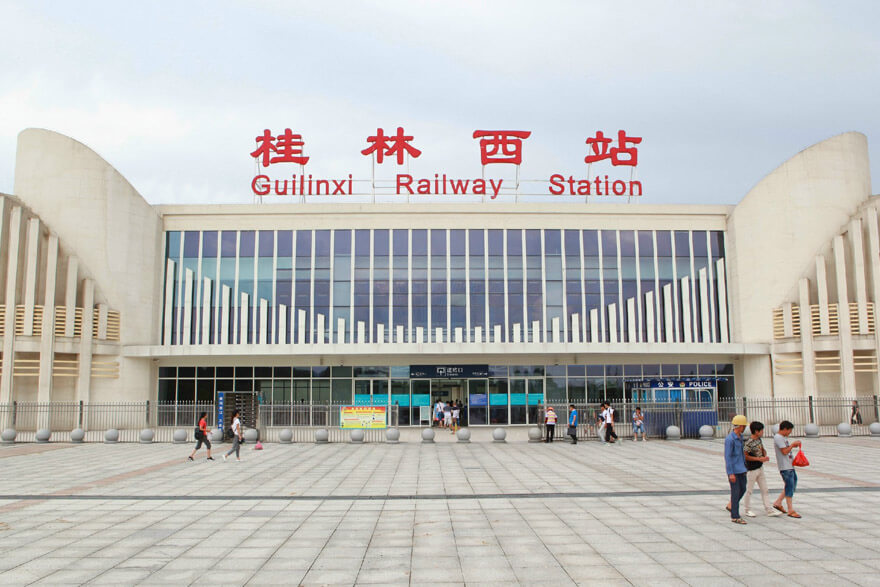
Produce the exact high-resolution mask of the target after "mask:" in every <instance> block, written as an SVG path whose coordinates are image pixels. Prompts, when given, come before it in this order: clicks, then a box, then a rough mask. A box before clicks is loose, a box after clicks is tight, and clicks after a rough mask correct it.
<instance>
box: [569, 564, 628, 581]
mask: <svg viewBox="0 0 880 587" xmlns="http://www.w3.org/2000/svg"><path fill="white" fill-rule="evenodd" d="M564 568H565V572H566V573H567V574H568V575H569V576H570V577H571V578H572V579H574V580H575V581H576V582H577V583H584V582H587V581H607V580H613V579H622V578H623V575H621V574H620V573H619V572H618V571H617V569H615V568H614V567H612V566H609V565H565V566H564Z"/></svg>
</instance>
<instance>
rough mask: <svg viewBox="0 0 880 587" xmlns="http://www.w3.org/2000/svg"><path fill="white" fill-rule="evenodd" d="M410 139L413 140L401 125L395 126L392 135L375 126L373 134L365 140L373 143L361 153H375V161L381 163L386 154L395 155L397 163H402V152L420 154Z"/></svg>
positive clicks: (414, 155)
mask: <svg viewBox="0 0 880 587" xmlns="http://www.w3.org/2000/svg"><path fill="white" fill-rule="evenodd" d="M411 140H413V137H412V135H404V134H403V127H402V126H398V127H397V134H396V135H394V136H388V135H386V134H385V130H384V129H381V128H377V129H376V134H375V135H374V136H371V137H367V142H368V143H373V144H372V145H370V146H369V147H367V148H366V149H364V150H363V151H361V153H362V154H364V155H371V154H373V153H375V154H376V163H382V162H383V161H384V160H385V156H386V155H388V156H391V155H397V164H398V165H403V156H404V153H409V155H410V157H418V156H419V155H421V154H422V152H421V151H419V150H418V149H416V148H415V147H413V146H412V145H410V144H409V142H410V141H411Z"/></svg>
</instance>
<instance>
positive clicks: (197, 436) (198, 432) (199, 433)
mask: <svg viewBox="0 0 880 587" xmlns="http://www.w3.org/2000/svg"><path fill="white" fill-rule="evenodd" d="M203 437H204V436H203V433H202V429H201V428H199V427H198V426H196V432H195V436H194V438H195V439H196V440H201V439H202V438H203Z"/></svg>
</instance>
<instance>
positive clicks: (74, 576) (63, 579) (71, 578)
mask: <svg viewBox="0 0 880 587" xmlns="http://www.w3.org/2000/svg"><path fill="white" fill-rule="evenodd" d="M101 572H102V571H86V570H69V569H61V570H58V571H55V572H54V573H52V574H51V575H46V576H45V577H43V578H42V579H40V580H39V581H37V582H36V583H35V585H83V584H84V583H88V582H89V581H91V580H92V578H94V577H95V576H97V575H99V574H100V573H101Z"/></svg>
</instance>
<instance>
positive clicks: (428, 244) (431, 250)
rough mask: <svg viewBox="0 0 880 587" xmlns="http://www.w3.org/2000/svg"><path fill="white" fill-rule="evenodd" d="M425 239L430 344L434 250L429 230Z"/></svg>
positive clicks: (426, 230)
mask: <svg viewBox="0 0 880 587" xmlns="http://www.w3.org/2000/svg"><path fill="white" fill-rule="evenodd" d="M425 238H426V241H425V246H426V250H427V253H428V255H427V257H428V259H427V261H428V308H427V310H428V312H427V314H428V316H427V320H428V322H427V324H428V328H427V330H428V342H432V341H433V339H434V334H435V333H434V328H433V326H434V316H433V313H434V302H433V301H432V300H431V295H432V294H433V293H434V284H433V283H432V281H433V275H432V274H431V272H432V271H433V270H434V262H433V257H434V248H433V247H432V246H431V229H425ZM413 240H415V237H413Z"/></svg>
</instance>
